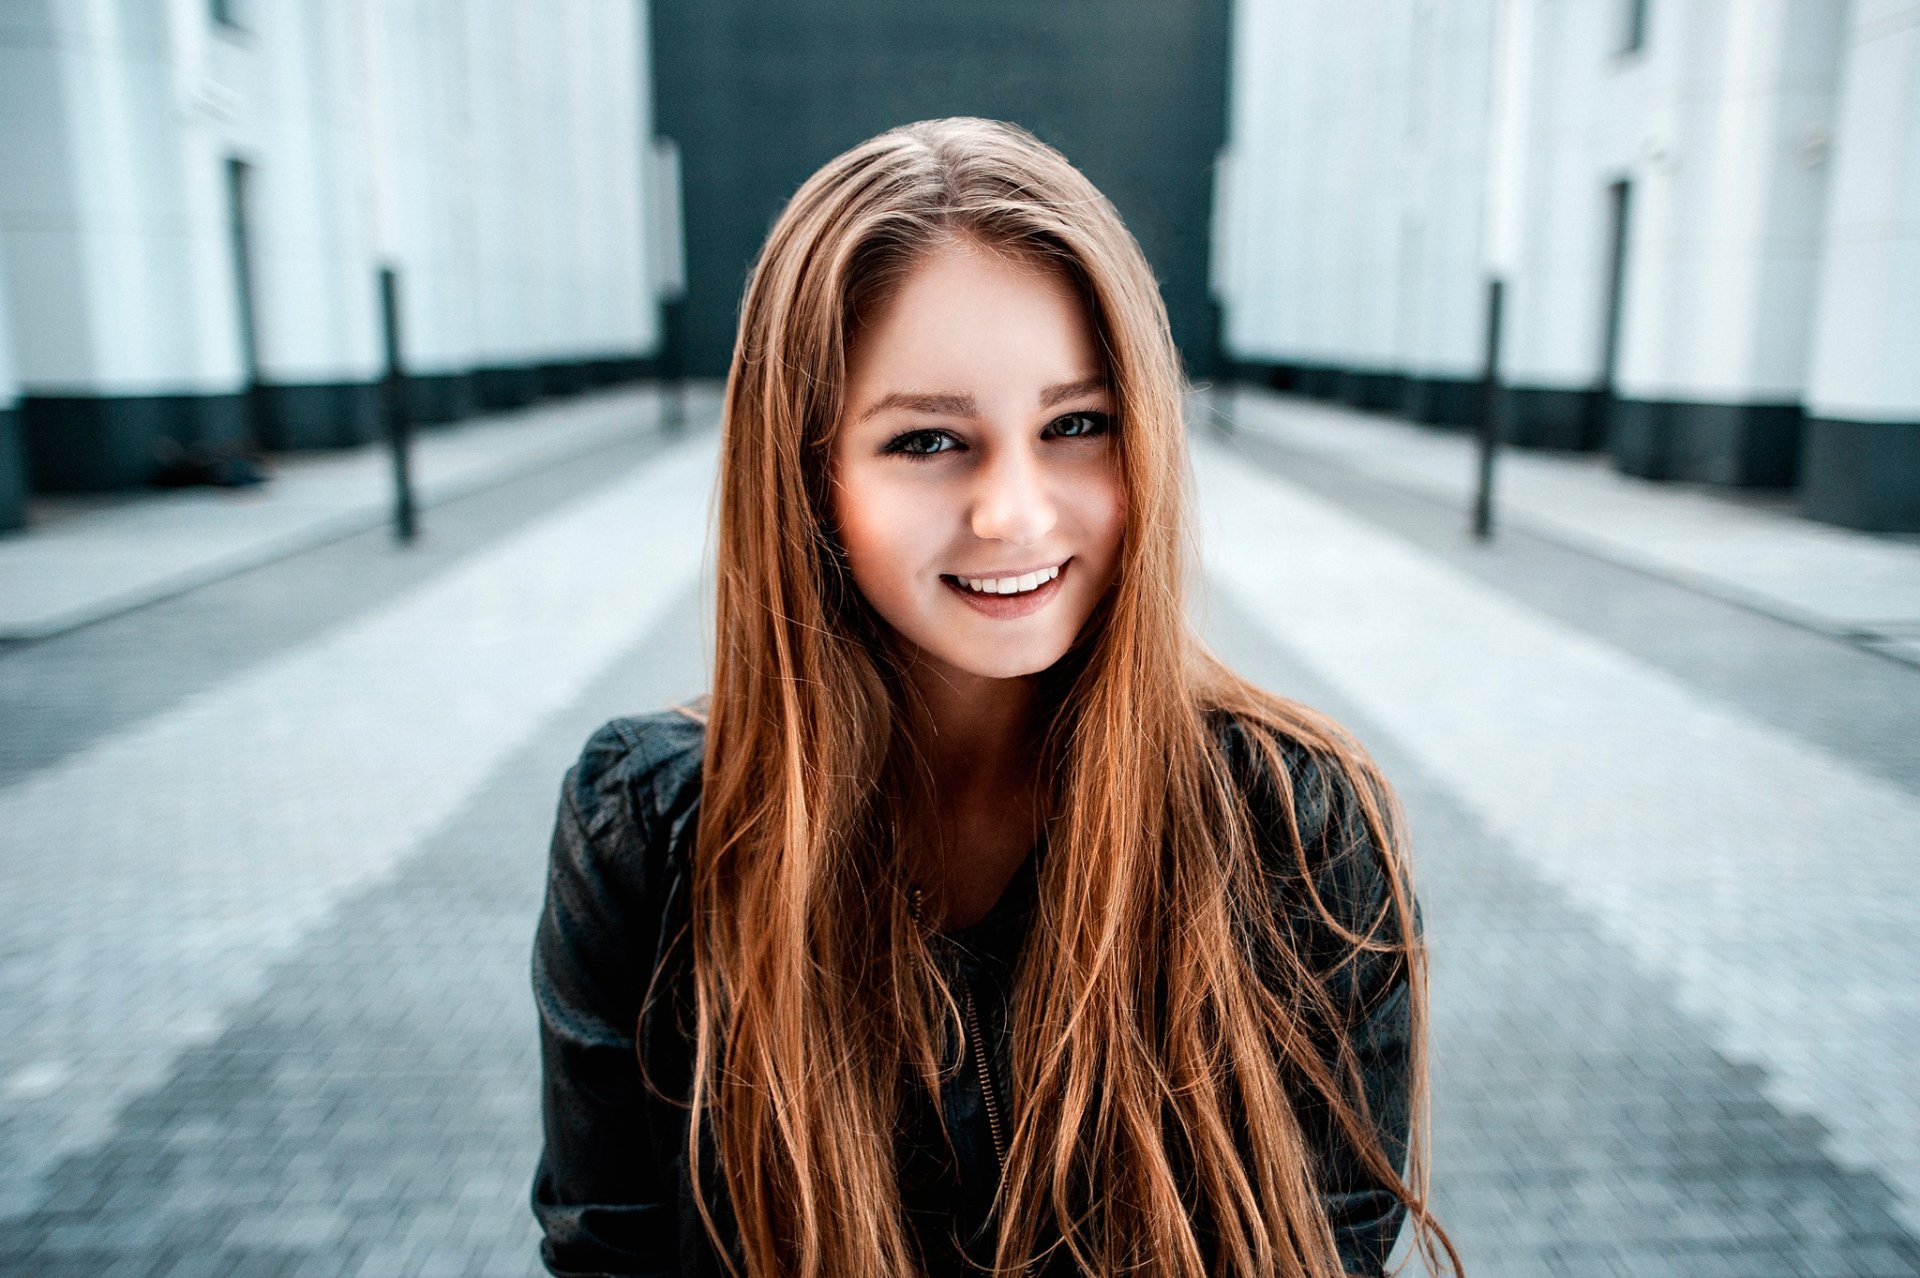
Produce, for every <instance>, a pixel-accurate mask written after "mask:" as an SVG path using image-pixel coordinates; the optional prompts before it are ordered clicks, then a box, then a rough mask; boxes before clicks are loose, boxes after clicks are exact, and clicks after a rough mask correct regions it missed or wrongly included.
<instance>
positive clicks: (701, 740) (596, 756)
mask: <svg viewBox="0 0 1920 1278" xmlns="http://www.w3.org/2000/svg"><path fill="white" fill-rule="evenodd" d="M706 736H707V732H706V725H704V724H702V723H700V722H698V721H697V720H694V719H691V718H689V717H688V716H686V715H685V714H682V713H681V712H679V711H677V710H663V711H659V712H657V713H654V714H645V715H626V716H622V717H620V718H617V719H609V720H608V721H607V722H606V723H604V724H602V725H601V726H600V727H599V728H598V729H596V730H595V732H594V733H593V735H592V736H590V737H588V738H587V743H586V745H585V746H583V747H582V748H581V751H580V757H579V759H578V760H576V761H575V763H574V765H573V767H572V768H571V769H569V770H568V772H567V779H566V787H565V795H566V800H567V802H568V804H569V805H571V807H572V808H573V811H574V813H575V815H576V817H577V818H578V820H579V822H580V828H581V830H582V832H583V833H585V834H586V835H587V836H588V837H589V838H594V839H598V838H601V837H603V836H605V835H607V834H608V833H609V832H610V831H611V830H612V828H613V827H614V826H616V825H619V824H621V823H629V824H631V825H634V826H636V827H638V828H639V830H640V831H641V832H643V833H647V834H655V835H657V834H660V833H664V832H666V831H667V830H668V828H669V827H671V826H672V825H674V824H676V823H677V822H678V820H680V819H682V818H684V817H685V815H686V813H687V810H688V809H689V807H690V806H691V804H692V801H693V800H694V799H695V798H696V797H697V795H698V791H699V786H700V764H701V759H702V756H703V754H704V749H705V745H706Z"/></svg>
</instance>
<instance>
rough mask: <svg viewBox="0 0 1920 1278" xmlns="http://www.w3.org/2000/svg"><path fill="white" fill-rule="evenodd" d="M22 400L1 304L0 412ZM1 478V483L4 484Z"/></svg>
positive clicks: (3, 279) (3, 280) (1, 288)
mask: <svg viewBox="0 0 1920 1278" xmlns="http://www.w3.org/2000/svg"><path fill="white" fill-rule="evenodd" d="M6 295H7V273H6V263H5V262H3V261H0V297H5V296H6ZM19 402H20V378H19V376H18V375H17V374H16V373H15V372H14V367H13V334H12V332H10V331H9V330H8V328H7V311H6V308H5V307H4V306H0V413H4V412H6V411H7V410H9V409H11V408H13V407H14V406H15V405H16V404H18V403H19ZM4 483H5V480H4V478H0V484H4Z"/></svg>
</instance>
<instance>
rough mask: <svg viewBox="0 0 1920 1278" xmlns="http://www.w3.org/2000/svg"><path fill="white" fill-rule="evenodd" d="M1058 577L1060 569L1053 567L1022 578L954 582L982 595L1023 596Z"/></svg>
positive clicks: (968, 579)
mask: <svg viewBox="0 0 1920 1278" xmlns="http://www.w3.org/2000/svg"><path fill="white" fill-rule="evenodd" d="M1059 575H1060V569H1059V567H1058V566H1055V567H1052V568H1042V569H1041V570H1040V571H1039V572H1030V573H1028V574H1026V575H1025V576H1024V577H957V578H955V580H956V581H958V582H960V584H962V585H964V586H965V587H966V588H967V589H968V590H974V591H978V592H979V593H980V594H983V595H1024V594H1026V593H1027V592H1028V591H1029V590H1038V589H1039V588H1040V587H1041V586H1044V585H1046V584H1047V583H1048V582H1049V581H1052V580H1053V579H1054V578H1055V577H1058V576H1059Z"/></svg>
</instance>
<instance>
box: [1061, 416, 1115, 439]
mask: <svg viewBox="0 0 1920 1278" xmlns="http://www.w3.org/2000/svg"><path fill="white" fill-rule="evenodd" d="M1112 424H1113V419H1112V418H1111V417H1109V416H1107V414H1105V413H1068V414H1067V415H1066V416H1065V417H1062V418H1060V419H1059V420H1058V421H1056V422H1054V423H1053V425H1051V426H1049V427H1048V428H1047V429H1048V430H1050V431H1052V432H1053V434H1054V435H1056V436H1058V437H1059V438H1061V439H1085V438H1087V437H1088V436H1090V435H1104V434H1106V433H1107V429H1108V427H1110V426H1111V425H1112Z"/></svg>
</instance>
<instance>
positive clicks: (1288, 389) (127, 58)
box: [0, 0, 1920, 1278]
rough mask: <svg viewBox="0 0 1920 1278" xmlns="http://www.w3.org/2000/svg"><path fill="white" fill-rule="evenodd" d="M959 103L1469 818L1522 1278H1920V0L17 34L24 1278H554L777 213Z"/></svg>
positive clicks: (6, 1238) (1343, 688)
mask: <svg viewBox="0 0 1920 1278" xmlns="http://www.w3.org/2000/svg"><path fill="white" fill-rule="evenodd" d="M949 114H971V115H984V116H992V117H998V118H1003V119H1009V120H1013V121H1016V122H1018V123H1020V124H1022V125H1024V126H1026V127H1027V128H1029V129H1031V130H1032V131H1033V132H1035V133H1037V134H1038V135H1039V136H1040V137H1042V138H1043V139H1045V140H1046V141H1048V142H1050V143H1052V144H1054V145H1055V146H1057V147H1059V148H1060V149H1061V150H1062V151H1064V152H1065V153H1066V155H1067V156H1068V157H1069V158H1070V159H1072V160H1073V161H1074V162H1075V163H1077V164H1078V165H1079V166H1080V167H1081V168H1082V169H1083V170H1084V171H1085V172H1086V173H1087V174H1088V176H1089V177H1091V178H1092V179H1093V181H1094V182H1095V183H1096V184H1097V185H1099V186H1100V187H1101V189H1102V190H1104V191H1105V192H1107V193H1108V195H1109V196H1111V198H1112V199H1113V200H1114V202H1115V203H1116V205H1117V206H1118V207H1119V208H1120V211H1121V213H1122V215H1123V216H1124V217H1125V218H1126V220H1127V222H1128V225H1129V226H1130V227H1131V228H1132V229H1133V230H1134V232H1135V234H1136V235H1137V236H1138V238H1139V239H1140V242H1141V244H1142V246H1143V247H1144V249H1145V250H1146V252H1147V255H1148V257H1149V259H1150V260H1151V261H1152V263H1153V265H1154V268H1155V270H1156V272H1157V274H1158V276H1159V279H1160V281H1161V287H1162V291H1163V295H1164V296H1165V298H1166V301H1167V307H1168V311H1169V314H1170V316H1171V319H1172V323H1173V327H1174V332H1175V336H1176V338H1177V340H1178V341H1179V343H1180V346H1181V349H1182V352H1183V354H1184V357H1185V359H1186V362H1187V367H1188V371H1189V374H1190V375H1191V377H1192V378H1193V381H1194V391H1193V394H1192V395H1191V396H1190V400H1189V408H1190V427H1191V434H1192V439H1193V451H1194V458H1195V467H1196V475H1197V481H1198V495H1199V513H1200V517H1201V522H1202V525H1203V534H1204V545H1205V569H1206V582H1205V586H1206V589H1205V591H1204V599H1203V602H1202V619H1203V622H1204V625H1205V627H1206V631H1207V634H1208V636H1209V638H1210V640H1211V641H1212V642H1213V643H1214V645H1215V646H1216V647H1217V648H1218V649H1219V650H1220V651H1221V652H1222V653H1223V654H1224V655H1225V656H1226V657H1227V658H1228V659H1229V660H1231V661H1232V662H1234V663H1235V664H1236V665H1237V666H1238V667H1239V668H1240V669H1242V670H1243V671H1244V672H1245V673H1247V674H1249V675H1250V676H1252V677H1254V678H1256V679H1257V680H1259V681H1261V682H1263V683H1265V684H1266V685H1267V686H1269V687H1272V688H1275V689H1276V690H1279V691H1282V692H1285V693H1288V694H1289V695H1293V696H1296V697H1299V698H1300V699H1303V700H1305V701H1308V702H1310V703H1312V704H1314V705H1317V706H1320V707H1322V708H1324V709H1326V710H1328V711H1330V712H1332V713H1333V714H1334V715H1335V716H1336V717H1338V718H1340V719H1341V720H1342V721H1344V722H1346V723H1348V724H1349V725H1350V726H1352V727H1353V728H1354V729H1355V730H1356V732H1357V733H1358V734H1359V735H1360V737H1361V738H1362V740H1363V741H1365V742H1366V743H1367V744H1368V745H1369V747H1370V748H1372V749H1373V750H1374V751H1375V752H1376V753H1377V754H1378V755H1379V757H1380V758H1381V760H1382V762H1383V763H1384V764H1385V766H1386V768H1387V770H1388V773H1389V775H1390V776H1391V777H1393V779H1394V780H1395V782H1396V784H1397V785H1398V786H1399V788H1400V791H1401V796H1402V799H1403V801H1404V802H1405V804H1406V807H1407V809H1408V812H1409V816H1410V820H1411V824H1412V829H1413V835H1414V842H1415V849H1416V856H1417V874H1418V877H1419V883H1420V891H1421V896H1422V901H1423V904H1424V906H1425V911H1426V918H1427V924H1428V927H1429V931H1430V936H1431V939H1432V943H1433V953H1434V971H1433V989H1434V1019H1435V1038H1434V1051H1433V1076H1434V1115H1433V1127H1434V1130H1433V1164H1434V1181H1435V1186H1436V1206H1437V1209H1438V1210H1439V1212H1440V1214H1441V1218H1442V1220H1443V1221H1444V1222H1445V1223H1446V1224H1447V1225H1448V1226H1449V1228H1450V1229H1451V1230H1452V1232H1453V1234H1454V1236H1455V1238H1456V1239H1457V1241H1458V1242H1459V1244H1460V1246H1461V1249H1462V1252H1463V1254H1464V1256H1465V1258H1466V1260H1467V1263H1468V1272H1470V1273H1473V1274H1513V1275H1535V1274H1558V1275H1589V1274H1592V1275H1599V1274H1658V1275H1669V1274H1671V1275H1696V1274H1697V1275H1725V1274H1737V1275H1747V1274H1754V1275H1771V1274H1783V1275H1786V1274H1791V1275H1813V1276H1820V1278H1824V1276H1826V1275H1836V1276H1837V1275H1912V1274H1920V1241H1916V1240H1917V1239H1920V1083H1917V1082H1916V1081H1915V1080H1916V1079H1917V1078H1920V853H1917V852H1916V850H1917V849H1920V0H1750V2H1749V0H1741V2H1739V3H1736V2H1734V0H1369V2H1368V3H1361V4H1353V3H1338V2H1336V0H1178V2H1176V0H1107V2H1106V3H1100V4H1095V3H1090V2H1087V0H1062V2H1060V3H1055V4H1050V5H1032V4H1016V3H1009V2H1007V0H956V2H955V3H949V4H942V5H937V6H918V7H915V6H906V5H898V4H883V3H877V2H876V0H821V2H816V3H811V4H805V5H802V4H799V3H791V2H788V0H780V2H773V0H763V2H762V3H758V4H754V3H747V2H746V0H706V2H704V3H701V4H698V5H692V4H670V3H664V2H659V0H656V2H655V3H651V4H649V3H645V2H644V0H545V2H544V3H539V4H535V3H533V2H532V0H0V530H4V531H0V901H3V902H4V908H0V1274H6V1275H14V1274H18V1275H36V1276H37V1275H57V1274H69V1273H72V1274H81V1273H85V1274H90V1275H91V1274H100V1273H113V1274H154V1275H161V1274H166V1275H215V1274H239V1275H252V1274H263V1275H276V1274H289V1275H291V1274H301V1275H308V1274H364V1275H381V1276H384V1275H410V1274H514V1275H520V1274H530V1273H535V1272H538V1271H539V1266H538V1261H537V1256H536V1253H535V1245H536V1239H535V1235H534V1229H533V1224H532V1219H531V1216H530V1214H529V1213H528V1211H527V1209H526V1205H525V1204H526V1198H527V1192H528V1188H529V1183H530V1179H531V1175H532V1170H533V1164H534V1159H535V1156H536V1154H537V1150H538V1142H539V1132H538V1110H537V1093H536V1085H537V1068H538V1067H537V1061H536V1059H535V1054H534V1046H535V1040H534V1023H533V1013H532V1007H531V1000H530V996H529V992H528V973H527V963H528V954H529V947H530V944H531V939H532V929H533V923H534V918H535V916H536V914H537V911H538V909H539V902H540V892H541V887H542V876H543V873H544V862H545V855H546V842H547V838H548V834H549V832H550V830H551V824H552V817H553V811H554V802H555V798H556V796H557V792H558V786H559V781H560V776H561V773H562V772H563V770H564V769H565V768H566V766H567V765H568V763H570V762H571V760H572V759H573V757H574V756H575V754H576V753H577V752H578V750H579V747H580V744H581V743H582V742H583V741H584V739H585V738H586V736H587V734H588V733H589V732H591V731H592V729H593V728H595V727H596V726H597V725H598V724H600V723H601V722H603V721H604V720H606V719H607V718H609V717H611V716H614V715H617V714H622V713H633V712H641V711H646V710H650V709H653V708H656V707H659V706H662V705H664V704H667V703H669V702H670V701H673V700H676V699H679V698H682V697H686V696H689V695H692V694H695V693H697V692H699V691H700V690H701V688H702V685H703V683H704V679H705V673H704V663H705V660H706V655H705V652H706V642H707V641H706V638H705V634H704V631H705V627H706V624H707V623H706V609H707V607H708V606H709V603H710V601H709V599H708V597H707V594H706V590H707V583H706V577H705V567H706V565H705V563H704V561H703V552H704V547H705V517H706V498H707V493H708V490H709V486H710V484H711V480H712V473H713V465H714V458H715V435H716V426H717V423H718V418H719V386H720V383H719V381H718V379H719V378H720V377H721V376H723V375H724V373H725V370H726V366H727V361H728V359H729V356H730V352H731V345H732V339H733V331H734V325H735V320H736V316H737V307H738V302H739V296H740V291H741V288H742V286H743V285H744V282H745V275H746V271H747V269H748V268H749V266H750V265H751V262H752V259H753V256H754V254H755V253H756V252H757V250H758V247H759V244H760V241H761V239H762V237H763V236H764V235H765V233H766V231H767V229H768V227H769V225H770V224H771V222H772V220H773V218H774V217H775V216H776V215H777V214H778V212H779V210H780V208H781V206H782V204H783V203H784V201H785V200H786V198H787V197H788V196H789V195H790V194H791V193H792V191H793V190H794V188H795V187H796V186H797V185H798V184H799V183H800V182H801V181H802V180H803V179H804V178H805V177H806V176H807V175H808V174H809V173H811V172H812V171H813V170H814V169H815V168H817V167H818V166H819V165H820V164H821V163H823V162H824V161H826V160H827V159H829V158H830V157H832V156H833V155H835V154H836V153H838V152H840V151H841V150H843V149H845V148H846V147H848V146H851V145H853V144H854V143H856V142H858V141H860V140H862V139H864V138H866V137H868V136H871V135H872V134H874V133H877V132H879V131H881V130H882V129H884V128H887V127H889V126H891V125H894V124H898V123H903V122H906V121H910V120H914V119H920V118H925V117H930V116H938V115H949ZM1476 511H1477V512H1478V520H1477V522H1478V532H1476Z"/></svg>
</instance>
